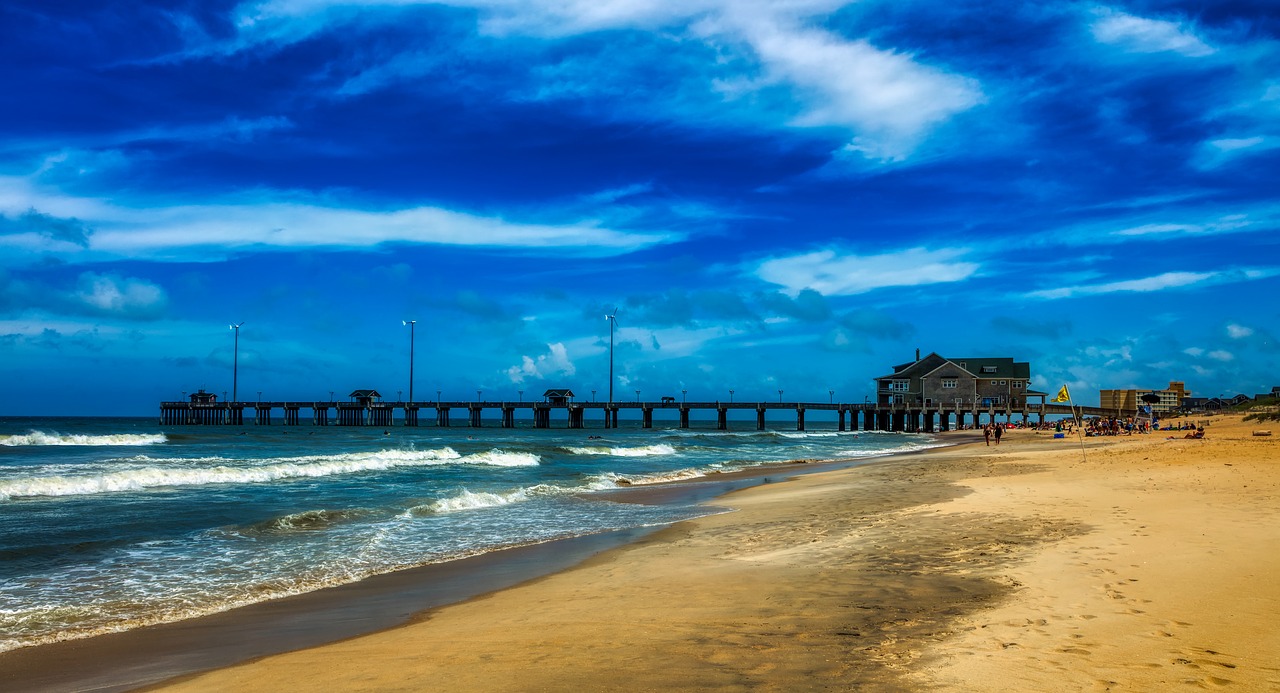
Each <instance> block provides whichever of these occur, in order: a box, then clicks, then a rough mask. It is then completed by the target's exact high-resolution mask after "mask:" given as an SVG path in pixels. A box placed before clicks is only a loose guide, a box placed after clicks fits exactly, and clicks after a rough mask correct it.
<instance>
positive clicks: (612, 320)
mask: <svg viewBox="0 0 1280 693" xmlns="http://www.w3.org/2000/svg"><path fill="white" fill-rule="evenodd" d="M604 319H605V320H608V321H609V404H613V328H614V327H616V326H617V324H618V309H617V308H614V309H613V312H612V313H610V314H608V315H606V316H604Z"/></svg>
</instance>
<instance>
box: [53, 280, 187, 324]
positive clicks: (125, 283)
mask: <svg viewBox="0 0 1280 693" xmlns="http://www.w3.org/2000/svg"><path fill="white" fill-rule="evenodd" d="M72 298H73V299H74V300H75V301H77V302H79V303H82V304H84V305H85V306H88V307H89V308H91V309H93V310H96V311H99V312H102V313H110V314H118V315H149V314H154V313H155V312H157V311H159V310H161V309H163V308H164V307H165V305H166V304H167V303H168V297H167V296H166V295H165V292H164V289H161V288H160V287H159V286H156V285H155V284H152V283H151V282H148V281H145V280H142V279H135V278H132V277H120V276H117V275H110V274H95V273H93V272H85V273H84V274H82V275H80V281H79V286H78V288H77V290H76V291H75V292H74V293H73V294H72Z"/></svg>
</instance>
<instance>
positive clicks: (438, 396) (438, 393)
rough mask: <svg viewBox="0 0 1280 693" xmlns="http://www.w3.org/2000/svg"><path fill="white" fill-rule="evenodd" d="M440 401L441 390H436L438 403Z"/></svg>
mask: <svg viewBox="0 0 1280 693" xmlns="http://www.w3.org/2000/svg"><path fill="white" fill-rule="evenodd" d="M439 403H440V391H439V390H436V404H439Z"/></svg>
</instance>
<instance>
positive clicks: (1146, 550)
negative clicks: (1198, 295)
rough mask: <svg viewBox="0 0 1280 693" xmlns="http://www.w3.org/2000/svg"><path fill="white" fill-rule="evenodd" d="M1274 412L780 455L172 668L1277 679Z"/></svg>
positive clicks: (484, 675) (408, 673)
mask: <svg viewBox="0 0 1280 693" xmlns="http://www.w3.org/2000/svg"><path fill="white" fill-rule="evenodd" d="M1258 428H1266V427H1265V425H1263V427H1260V425H1257V424H1248V423H1242V421H1240V420H1239V418H1229V416H1215V418H1213V419H1212V423H1211V425H1210V427H1208V429H1207V430H1208V434H1207V437H1206V439H1199V441H1197V439H1185V438H1180V437H1175V436H1180V434H1178V433H1174V432H1170V433H1165V432H1158V433H1152V434H1147V436H1132V437H1105V438H1083V439H1076V438H1074V437H1069V438H1062V439H1055V438H1052V433H1050V432H1039V433H1037V432H1032V430H1011V432H1009V433H1007V434H1006V436H1005V438H1004V441H1002V443H1001V444H1000V446H995V444H992V446H984V444H983V443H982V442H980V439H979V441H978V442H977V443H972V442H964V443H963V444H956V446H952V447H946V448H940V450H932V451H925V452H922V453H914V455H902V456H896V457H892V459H887V460H884V461H882V462H877V464H870V465H863V466H856V468H847V469H837V470H826V471H818V473H813V474H800V475H796V477H790V478H787V477H788V474H786V473H785V471H783V469H781V468H778V474H777V477H776V478H774V477H765V478H764V480H765V482H767V483H763V484H759V485H754V487H750V488H745V489H742V491H737V492H733V493H731V494H728V496H724V497H721V498H716V500H712V501H710V502H712V503H713V505H716V506H721V507H726V509H732V511H730V512H723V514H716V515H708V516H701V518H696V519H692V520H686V521H682V523H678V524H675V525H672V526H669V528H667V529H662V530H659V532H655V533H652V534H648V535H644V537H643V538H640V539H637V541H635V542H632V543H630V544H626V546H622V547H617V548H611V550H605V551H603V552H598V553H594V555H593V556H591V557H589V558H586V560H585V561H582V562H580V564H577V565H573V566H572V567H567V569H563V570H561V571H558V573H553V574H549V575H544V576H538V578H532V579H527V580H525V582H524V583H521V584H517V585H515V587H509V588H506V589H498V591H495V592H490V593H485V594H481V596H476V597H474V598H470V599H467V601H463V602H461V603H453V605H449V606H443V607H439V608H430V610H426V611H422V612H419V614H416V615H413V616H412V617H411V620H410V623H408V624H406V625H402V626H397V628H390V629H385V630H380V632H376V633H372V634H366V635H360V637H352V638H348V639H344V640H340V642H337V643H332V644H325V646H320V647H308V648H303V649H298V651H294V652H287V653H283V655H274V656H268V657H261V658H257V660H253V661H248V662H244V664H239V665H234V666H225V667H221V669H215V670H212V671H207V673H204V674H197V675H191V676H183V678H178V679H173V680H169V681H165V683H163V684H159V685H155V687H154V689H157V690H188V692H196V690H308V689H326V690H424V689H457V690H564V689H579V688H581V689H596V690H603V689H631V690H654V689H672V688H675V689H714V690H748V689H751V690H756V689H765V690H769V689H773V690H794V689H859V690H940V689H941V690H1033V689H1034V690H1089V689H1098V690H1108V689H1110V690H1148V689H1152V688H1156V687H1169V685H1172V687H1184V688H1216V687H1235V688H1238V689H1240V690H1262V689H1275V688H1277V687H1280V666H1277V662H1276V658H1275V656H1274V653H1275V652H1277V651H1280V635H1277V634H1276V632H1275V629H1274V628H1272V623H1274V620H1275V617H1276V615H1280V583H1277V580H1276V576H1277V575H1280V557H1277V552H1276V550H1277V548H1280V521H1277V520H1280V518H1277V515H1280V503H1277V498H1280V470H1277V469H1276V466H1277V465H1276V460H1277V457H1280V455H1277V447H1276V442H1275V441H1276V438H1275V437H1254V436H1251V433H1252V432H1253V430H1254V429H1258ZM972 436H973V434H972V433H950V434H943V436H941V437H942V438H943V439H947V438H954V439H956V441H968V439H972ZM792 466H797V468H799V466H804V465H792ZM201 623H204V620H198V619H197V620H195V621H189V623H188V625H187V626H186V628H187V630H188V632H189V633H193V634H195V638H196V642H198V633H200V628H201ZM88 642H92V640H88Z"/></svg>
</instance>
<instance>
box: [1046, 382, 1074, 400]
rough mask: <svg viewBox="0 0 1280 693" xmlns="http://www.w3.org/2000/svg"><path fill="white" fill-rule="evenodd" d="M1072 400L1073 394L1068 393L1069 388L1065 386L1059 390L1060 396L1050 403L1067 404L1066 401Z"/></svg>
mask: <svg viewBox="0 0 1280 693" xmlns="http://www.w3.org/2000/svg"><path fill="white" fill-rule="evenodd" d="M1070 399H1071V393H1070V392H1067V386H1066V385H1063V386H1062V389H1061V390H1058V396H1057V397H1054V398H1053V399H1051V400H1049V401H1050V402H1066V401H1069V400H1070Z"/></svg>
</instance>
